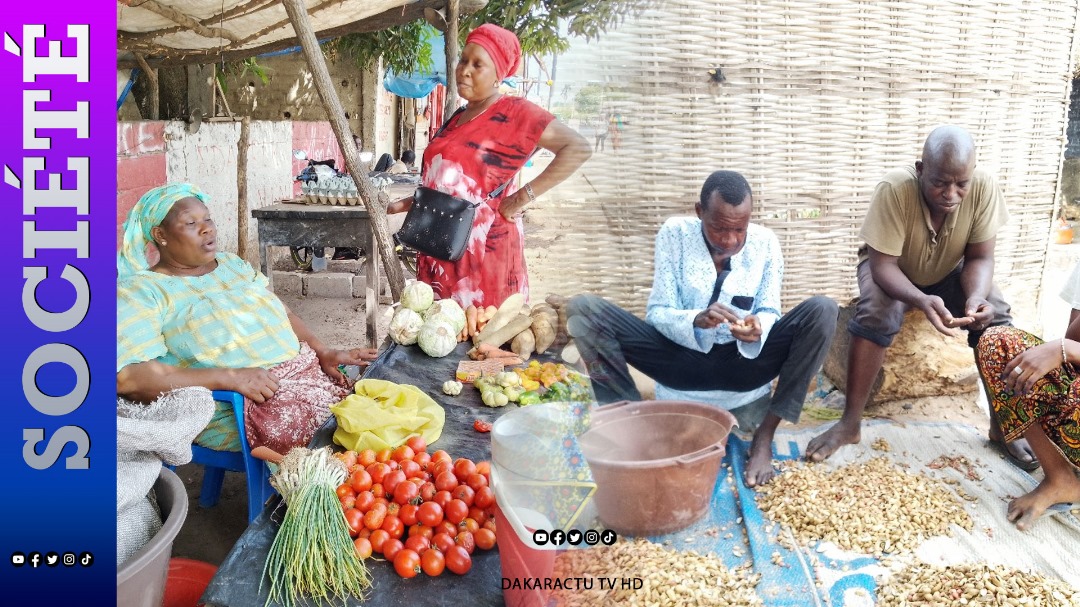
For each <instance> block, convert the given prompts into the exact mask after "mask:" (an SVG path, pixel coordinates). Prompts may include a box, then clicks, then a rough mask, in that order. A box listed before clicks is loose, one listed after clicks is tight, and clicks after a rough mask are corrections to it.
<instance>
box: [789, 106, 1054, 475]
mask: <svg viewBox="0 0 1080 607" xmlns="http://www.w3.org/2000/svg"><path fill="white" fill-rule="evenodd" d="M1008 218H1009V213H1008V211H1007V210H1006V209H1005V201H1004V199H1003V197H1002V195H1001V191H1000V190H999V189H998V187H997V183H996V182H995V180H994V178H993V177H992V176H991V175H989V174H988V173H986V172H984V171H982V170H981V169H977V168H975V143H974V141H973V140H972V138H971V135H970V134H969V133H968V132H967V131H965V130H964V129H962V128H959V127H955V126H942V127H938V128H936V129H934V130H933V131H932V132H931V133H930V135H929V136H928V137H927V138H926V142H925V143H924V145H923V152H922V160H920V161H917V162H916V163H915V166H914V167H908V168H904V169H899V170H895V171H891V172H890V173H888V174H887V175H885V177H884V178H883V179H882V180H881V182H880V183H879V184H878V186H877V189H875V191H874V196H873V199H872V200H871V202H870V211H869V212H868V214H867V216H866V220H865V221H864V223H863V226H862V231H861V233H860V235H861V236H862V238H863V240H864V241H865V242H866V244H865V246H863V247H862V248H861V249H860V250H859V267H858V280H859V303H858V304H857V305H856V308H855V314H854V315H853V317H852V319H851V321H850V322H849V323H848V332H849V333H851V345H850V346H849V348H848V374H847V389H846V391H845V394H846V397H847V402H846V404H845V407H844V414H843V417H841V419H840V421H839V422H838V423H837V424H836V425H834V426H833V427H831V428H829V429H828V430H826V431H825V432H824V433H823V434H821V435H819V436H817V437H815V438H814V439H813V440H811V441H810V444H809V445H808V446H807V450H806V457H807V459H810V460H812V461H821V460H823V459H825V458H827V457H829V456H830V455H832V453H833V452H834V451H836V450H837V449H838V448H839V447H841V446H843V445H847V444H854V443H858V442H859V439H860V422H861V418H862V412H863V408H864V407H865V406H866V402H867V400H869V398H870V390H871V389H872V387H873V382H874V378H876V377H877V374H878V372H879V371H880V370H881V365H882V363H883V361H884V359H885V349H886V348H888V347H889V345H890V344H892V340H893V338H894V337H895V336H896V334H897V333H898V332H899V331H900V325H901V324H902V323H903V320H904V312H906V311H907V310H908V309H909V308H911V307H915V308H918V309H920V310H922V312H923V313H924V314H926V318H927V320H929V321H930V323H931V324H932V325H934V328H936V329H937V330H938V331H940V332H942V333H944V334H946V335H959V334H960V331H961V330H966V331H967V337H968V345H970V346H971V347H972V348H974V347H975V345H976V344H977V343H978V341H979V337H980V336H982V334H983V331H985V330H986V328H987V327H991V326H995V325H1008V324H1011V322H1012V318H1011V316H1009V305H1008V304H1007V303H1005V301H1004V299H1002V297H1001V292H1000V291H998V289H997V287H995V286H994V284H993V274H994V240H995V237H996V235H997V231H998V229H999V228H1001V226H1003V225H1005V222H1006V221H1007V220H1008ZM990 428H991V429H990V439H991V440H992V441H995V442H996V443H998V444H1000V443H1001V442H1002V435H1001V430H1000V428H999V427H998V424H997V421H996V420H995V419H994V418H993V415H991V424H990ZM1005 446H1006V447H1007V449H1008V451H1007V453H1008V455H1009V457H1010V458H1011V459H1012V460H1013V461H1014V462H1015V463H1016V464H1017V465H1020V466H1021V467H1024V468H1026V469H1032V468H1034V467H1036V466H1037V465H1038V464H1037V462H1036V461H1035V459H1034V455H1033V454H1032V453H1031V450H1030V448H1029V447H1028V446H1027V443H1026V442H1024V441H1014V442H1013V443H1010V444H1008V445H1005Z"/></svg>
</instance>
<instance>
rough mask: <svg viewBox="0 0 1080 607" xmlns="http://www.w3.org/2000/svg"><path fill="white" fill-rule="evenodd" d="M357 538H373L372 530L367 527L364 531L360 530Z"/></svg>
mask: <svg viewBox="0 0 1080 607" xmlns="http://www.w3.org/2000/svg"><path fill="white" fill-rule="evenodd" d="M356 537H357V538H364V539H367V538H369V537H371V529H368V528H367V527H364V528H363V529H361V530H360V533H357V534H356Z"/></svg>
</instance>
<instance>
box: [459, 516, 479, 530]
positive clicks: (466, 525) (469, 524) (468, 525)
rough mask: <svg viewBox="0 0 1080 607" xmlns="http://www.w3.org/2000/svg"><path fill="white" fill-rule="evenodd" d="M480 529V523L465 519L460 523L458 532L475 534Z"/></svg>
mask: <svg viewBox="0 0 1080 607" xmlns="http://www.w3.org/2000/svg"><path fill="white" fill-rule="evenodd" d="M479 528H480V523H477V522H476V519H472V518H469V517H465V520H463V521H461V522H460V523H458V531H468V532H469V533H475V532H476V530H477V529H479Z"/></svg>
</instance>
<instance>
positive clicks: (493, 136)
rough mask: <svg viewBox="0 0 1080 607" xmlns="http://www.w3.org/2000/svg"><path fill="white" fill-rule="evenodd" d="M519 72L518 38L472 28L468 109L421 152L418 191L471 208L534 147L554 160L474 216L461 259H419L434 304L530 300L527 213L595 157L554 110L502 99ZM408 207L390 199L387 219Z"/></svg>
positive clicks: (461, 88) (460, 68)
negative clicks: (440, 194) (466, 202)
mask: <svg viewBox="0 0 1080 607" xmlns="http://www.w3.org/2000/svg"><path fill="white" fill-rule="evenodd" d="M520 65H521V43H520V42H519V41H518V39H517V36H515V35H514V34H513V33H512V32H510V31H509V30H506V29H503V28H501V27H499V26H497V25H492V24H490V23H489V24H484V25H481V26H480V27H478V28H476V29H474V30H473V31H472V32H471V33H470V34H469V36H468V37H467V38H466V39H465V48H464V49H463V50H462V51H461V59H460V60H459V61H458V64H457V68H456V70H455V72H454V73H455V75H456V76H457V91H458V95H460V96H461V97H462V98H463V99H465V100H466V101H467V102H468V103H467V104H466V106H465V109H464V111H461V112H459V113H457V114H456V115H455V116H453V117H451V119H450V121H449V124H448V125H447V126H446V128H445V129H443V131H442V133H440V134H439V135H438V136H436V137H435V138H434V139H432V140H431V142H430V143H429V144H428V147H427V149H425V150H424V159H423V164H422V175H423V176H422V178H421V183H422V185H424V186H425V187H429V188H432V189H435V190H438V191H440V192H443V193H444V194H450V195H452V196H457V197H458V198H463V199H465V200H471V201H473V202H481V201H485V200H486V199H487V196H488V195H489V194H490V193H491V192H492V191H494V190H496V189H498V187H499V186H501V185H502V184H504V183H506V182H507V181H509V180H510V179H511V178H513V177H514V176H515V174H516V173H517V172H518V171H519V170H520V169H521V167H522V166H523V165H524V164H525V162H526V161H527V160H528V159H529V155H530V154H532V152H533V150H534V149H536V148H537V147H541V148H544V149H545V150H549V151H551V152H553V153H554V154H555V157H554V158H553V159H552V160H551V163H550V164H549V165H548V166H547V168H545V169H544V170H543V172H541V173H540V174H539V175H537V176H536V178H535V179H533V180H532V181H530V182H528V183H526V184H525V185H524V186H523V187H522V188H521V189H515V186H514V185H511V186H510V187H508V188H506V190H504V191H503V193H502V194H501V195H500V196H498V197H496V198H494V199H491V200H486V203H485V204H481V205H480V206H479V207H478V208H477V209H476V218H475V220H474V222H473V229H472V233H471V234H470V235H469V243H468V246H467V248H466V250H465V254H464V255H463V256H462V257H461V259H459V260H458V261H443V260H441V259H436V258H434V257H429V256H427V255H423V254H421V255H419V256H418V259H417V278H418V279H419V280H421V281H423V282H426V283H428V284H430V285H431V287H432V289H434V291H435V296H436V298H440V299H441V298H451V297H452V298H453V299H455V300H457V302H458V303H459V304H461V306H462V307H467V306H469V305H475V306H477V307H479V306H498V305H499V304H501V303H502V302H503V300H505V299H506V298H507V297H508V296H510V295H512V294H514V293H521V294H523V295H525V296H526V298H528V295H529V278H528V275H527V274H526V270H525V235H524V229H523V226H522V222H521V211H522V209H524V208H525V207H526V205H528V204H529V203H530V202H532V201H533V200H535V199H536V197H537V196H540V195H541V194H543V193H544V192H547V191H548V190H550V189H551V188H553V187H555V186H556V185H558V184H559V183H560V182H562V181H563V180H564V179H566V178H567V177H569V176H570V174H571V173H573V172H574V171H576V170H577V169H578V167H580V166H581V165H582V164H583V163H584V162H585V161H586V160H588V158H589V156H591V155H592V148H591V146H590V145H589V142H588V141H586V140H585V138H584V137H582V136H581V135H579V134H578V133H577V132H575V131H574V130H573V129H571V128H570V127H568V126H566V125H564V124H563V123H561V122H559V121H558V120H557V119H556V118H555V116H553V115H552V114H551V113H550V112H548V111H547V110H544V109H543V108H541V107H539V106H537V105H536V104H534V103H532V102H530V101H527V100H525V99H523V98H521V97H510V96H505V95H503V94H502V93H500V92H499V84H500V83H501V82H502V81H503V79H504V78H506V77H507V76H510V75H512V74H514V73H516V72H517V70H518V68H519V67H520ZM412 202H413V200H412V197H411V196H410V197H408V198H403V199H401V200H398V201H396V202H393V203H391V204H390V205H389V206H388V207H387V213H401V212H404V211H408V210H409V207H411V206H412Z"/></svg>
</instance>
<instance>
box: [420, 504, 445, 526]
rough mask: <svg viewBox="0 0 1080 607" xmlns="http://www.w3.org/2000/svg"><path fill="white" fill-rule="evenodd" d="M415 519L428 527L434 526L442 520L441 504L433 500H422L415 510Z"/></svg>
mask: <svg viewBox="0 0 1080 607" xmlns="http://www.w3.org/2000/svg"><path fill="white" fill-rule="evenodd" d="M416 520H417V521H418V522H420V523H422V524H424V525H427V526H428V527H435V526H436V525H438V524H439V523H441V522H442V521H443V509H442V506H440V505H439V504H437V503H435V502H424V503H423V504H420V509H419V510H417V511H416Z"/></svg>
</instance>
